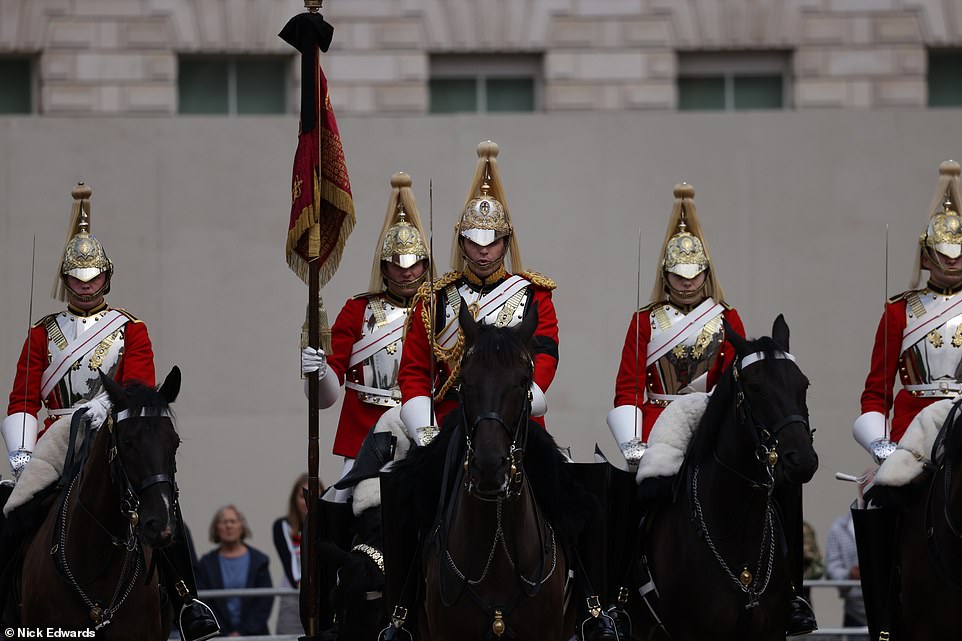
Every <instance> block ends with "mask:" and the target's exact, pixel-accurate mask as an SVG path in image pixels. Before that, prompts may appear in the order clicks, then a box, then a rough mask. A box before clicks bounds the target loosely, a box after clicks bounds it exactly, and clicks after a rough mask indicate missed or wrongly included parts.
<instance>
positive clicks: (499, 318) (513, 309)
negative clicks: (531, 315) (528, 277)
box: [443, 284, 529, 327]
mask: <svg viewBox="0 0 962 641" xmlns="http://www.w3.org/2000/svg"><path fill="white" fill-rule="evenodd" d="M528 290H529V288H528V287H525V288H524V289H521V290H519V291H517V292H515V293H514V294H513V295H511V296H510V297H508V299H507V300H506V301H505V302H504V303H503V304H502V305H500V306H499V307H495V308H493V309H486V310H485V313H484V316H483V317H482V318H478V317H477V314H478V310H479V309H480V308H481V306H482V305H484V301H485V297H486V294H482V293H481V292H479V291H476V290H474V289H472V288H471V287H469V286H468V285H466V284H462V285H460V286H459V287H455V286H454V285H450V286H448V287H447V288H445V290H444V292H443V295H444V326H445V327H446V326H447V325H449V324H450V323H451V322H452V321H454V320H455V319H457V317H458V309H459V306H460V304H461V303H460V300H458V296H460V297H461V298H463V299H464V302H465V303H467V304H468V309H469V310H471V315H472V316H474V320H476V321H478V322H479V323H484V324H485V325H494V326H495V327H514V326H515V325H517V324H519V323H520V322H521V320H522V319H523V318H524V310H525V306H526V305H527V304H528ZM488 294H490V292H488Z"/></svg>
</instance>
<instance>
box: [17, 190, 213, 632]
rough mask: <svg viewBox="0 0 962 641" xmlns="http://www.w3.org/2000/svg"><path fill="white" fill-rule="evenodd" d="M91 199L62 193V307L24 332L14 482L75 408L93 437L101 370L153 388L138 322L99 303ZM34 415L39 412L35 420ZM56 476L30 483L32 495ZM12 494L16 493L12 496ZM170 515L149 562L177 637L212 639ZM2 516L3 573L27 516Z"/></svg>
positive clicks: (105, 412)
mask: <svg viewBox="0 0 962 641" xmlns="http://www.w3.org/2000/svg"><path fill="white" fill-rule="evenodd" d="M91 193H92V192H91V189H90V188H89V187H88V186H86V185H84V184H83V183H80V184H78V185H77V187H76V188H74V190H73V192H72V194H71V195H72V196H73V198H74V204H73V209H72V215H71V223H70V228H69V233H68V236H67V243H66V245H65V246H64V250H63V255H62V258H61V261H60V269H59V270H58V275H57V281H56V283H55V285H54V290H53V296H54V298H56V299H58V300H60V301H62V302H65V303H67V308H66V309H65V310H63V311H60V312H57V313H54V314H49V315H47V316H45V317H44V318H42V319H40V321H38V322H37V323H36V324H34V325H33V327H31V328H30V332H29V335H28V337H27V340H26V341H25V342H24V346H23V351H22V352H21V354H20V360H19V361H18V363H17V372H16V376H15V378H14V384H13V390H12V391H11V393H10V402H9V405H8V408H7V416H6V418H5V419H4V420H3V422H2V424H0V431H2V433H3V438H4V441H5V442H6V444H7V450H8V456H9V461H10V467H11V469H12V470H13V475H14V478H15V479H16V480H17V483H18V484H20V483H22V482H23V481H25V480H26V479H27V478H29V477H30V476H31V469H32V468H31V466H30V465H29V463H30V460H31V456H32V453H33V451H34V447H35V446H36V444H37V441H38V439H40V438H41V437H43V435H44V434H46V433H47V432H48V431H49V432H51V433H53V432H63V431H68V432H69V428H70V421H71V417H72V415H73V414H74V413H76V412H83V413H84V418H85V420H87V421H89V423H90V429H91V430H92V431H95V430H97V429H99V428H100V427H101V426H102V425H103V424H104V422H105V421H106V420H107V417H108V416H109V414H110V411H111V408H112V404H111V402H110V399H109V397H108V394H107V391H106V390H105V389H104V387H103V383H102V382H101V379H100V374H101V372H102V373H103V374H104V375H106V376H108V377H111V378H113V379H114V380H116V381H117V382H118V383H121V384H123V383H128V382H132V381H137V382H140V383H143V384H145V385H147V386H150V387H153V386H154V385H155V375H154V353H153V348H152V346H151V342H150V336H149V334H148V332H147V326H146V325H145V324H144V322H143V321H141V320H139V319H138V318H136V317H135V316H133V315H132V314H131V313H129V312H128V311H126V310H124V309H120V308H112V307H109V306H108V305H107V302H106V300H105V298H104V297H105V296H106V295H107V294H108V293H109V292H110V280H111V277H112V276H113V272H114V265H113V263H112V262H111V261H110V259H108V258H107V253H106V251H105V250H104V246H103V244H102V243H101V242H100V240H99V239H98V238H97V237H96V236H93V235H92V234H91V233H90V200H89V199H90V195H91ZM41 409H43V410H44V412H45V414H46V417H45V418H44V420H43V422H42V423H41V421H40V419H39V416H40V412H41ZM61 464H62V462H61ZM103 473H104V474H107V473H108V471H107V470H104V471H103ZM57 480H58V479H56V478H49V479H42V480H41V479H38V480H37V481H36V482H38V483H39V485H38V486H37V487H36V488H35V490H33V492H39V491H41V490H42V489H43V485H46V484H49V483H54V482H56V481H57ZM23 491H24V492H26V491H28V490H23ZM17 494H18V493H17V491H16V489H15V490H14V497H15V498H16V497H17ZM26 498H29V495H27V496H26ZM35 504H36V502H34V503H30V504H28V505H26V506H24V508H23V509H30V508H29V506H30V505H35ZM175 509H176V514H177V520H178V523H179V524H180V527H179V528H178V530H179V531H178V532H177V533H175V535H174V536H173V544H172V545H171V547H169V548H166V549H164V550H163V551H162V554H161V555H160V556H161V557H162V558H163V559H164V560H165V561H166V562H163V561H162V562H161V563H159V565H158V567H159V568H160V571H161V579H162V581H161V584H162V586H163V587H164V589H165V590H166V593H167V597H168V598H169V599H170V601H171V603H172V605H173V606H174V608H175V612H176V613H177V617H176V618H177V623H178V626H179V628H180V630H181V636H182V637H183V638H184V639H186V640H187V641H202V640H203V639H208V638H210V637H213V636H215V635H216V634H218V633H219V632H220V628H219V627H218V625H217V621H216V620H215V618H214V615H213V613H212V612H211V610H210V608H209V607H208V606H207V605H206V604H204V603H202V602H201V601H199V600H198V599H197V589H196V585H195V582H194V574H193V569H192V566H191V561H190V559H191V556H190V553H189V550H188V547H187V545H188V544H187V540H186V538H185V536H184V531H183V525H182V524H183V518H182V517H181V514H180V508H179V506H176V507H175ZM5 512H10V509H9V508H8V509H6V510H5ZM8 516H9V517H10V518H9V520H8V527H5V528H4V535H3V538H4V541H3V545H2V546H0V549H4V550H6V552H5V554H4V557H7V558H5V559H4V560H3V562H0V572H4V573H5V575H7V574H6V573H9V572H10V571H11V570H12V568H11V567H6V569H5V566H6V565H7V564H8V563H10V562H11V561H15V560H16V554H17V550H18V549H19V548H20V545H21V543H23V542H24V540H25V539H29V537H30V536H31V535H32V532H30V531H23V530H24V528H23V527H15V526H14V522H15V521H20V520H22V521H23V522H24V523H26V522H29V521H32V520H33V517H32V516H31V517H26V516H22V515H21V516H20V518H18V517H17V515H16V513H15V512H10V513H9V514H8ZM18 525H19V524H18ZM8 555H10V556H8Z"/></svg>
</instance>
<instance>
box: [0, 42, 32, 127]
mask: <svg viewBox="0 0 962 641" xmlns="http://www.w3.org/2000/svg"><path fill="white" fill-rule="evenodd" d="M0 78H3V82H0V114H28V113H31V112H33V86H34V85H33V61H32V60H31V59H30V58H26V57H18V56H17V57H15V56H10V57H6V56H4V57H0Z"/></svg>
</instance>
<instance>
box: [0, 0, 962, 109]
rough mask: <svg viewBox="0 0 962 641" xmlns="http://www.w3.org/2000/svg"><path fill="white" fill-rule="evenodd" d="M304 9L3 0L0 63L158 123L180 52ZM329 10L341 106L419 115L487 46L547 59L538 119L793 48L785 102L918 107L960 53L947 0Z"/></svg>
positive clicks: (956, 20)
mask: <svg viewBox="0 0 962 641" xmlns="http://www.w3.org/2000/svg"><path fill="white" fill-rule="evenodd" d="M301 9H302V5H301V3H300V2H297V1H294V0H208V1H205V2H194V1H191V0H2V2H0V54H2V53H4V52H17V53H33V54H38V55H39V57H40V65H39V76H40V77H39V80H40V87H41V91H40V111H41V112H43V113H50V114H62V113H155V114H170V113H175V112H176V109H177V95H176V91H177V77H176V76H177V55H178V54H179V53H184V52H190V53H211V54H213V53H288V52H290V49H289V47H287V45H286V44H285V43H283V42H282V41H281V40H280V39H279V38H277V37H276V34H277V32H278V31H279V30H280V28H281V27H282V26H283V24H284V22H285V20H286V19H287V18H288V17H290V16H292V15H294V14H295V13H297V12H298V11H300V10H301ZM325 12H326V16H327V17H328V19H329V20H331V21H332V22H333V23H334V24H335V25H336V28H337V31H336V34H335V44H334V46H333V48H332V50H331V52H330V53H328V54H327V56H325V70H326V72H327V74H328V77H329V78H330V80H331V83H332V85H333V86H336V91H334V92H333V93H334V96H333V99H334V101H335V106H336V107H338V108H339V109H341V110H342V111H345V112H350V113H424V112H425V111H427V108H428V92H427V80H428V77H429V68H428V67H429V65H428V57H429V53H435V52H487V51H491V52H543V53H544V55H545V67H544V79H543V80H544V108H545V110H547V111H565V110H625V109H673V108H675V106H676V103H677V96H676V86H675V75H676V70H677V62H676V52H678V51H725V50H756V49H758V50H765V49H775V50H781V51H786V50H787V51H792V52H794V58H793V60H794V62H793V72H794V96H793V98H792V103H793V105H794V106H795V107H796V108H800V109H807V108H815V107H845V108H871V107H905V106H909V107H921V106H924V105H925V103H926V86H925V74H926V48H927V47H951V46H956V47H959V46H962V10H959V8H958V5H957V3H955V2H954V1H953V0H765V1H763V2H758V1H753V0H510V1H498V0H479V1H469V0H350V1H346V0H329V1H328V6H327V8H326V9H325ZM296 66H297V65H295V67H296ZM295 75H296V74H295ZM293 82H294V84H295V85H296V82H297V78H296V77H295V78H293ZM292 90H293V91H296V86H295V87H292ZM291 104H292V105H296V104H297V101H296V100H292V101H291Z"/></svg>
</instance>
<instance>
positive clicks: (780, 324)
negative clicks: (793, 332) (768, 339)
mask: <svg viewBox="0 0 962 641" xmlns="http://www.w3.org/2000/svg"><path fill="white" fill-rule="evenodd" d="M772 340H773V341H775V344H776V345H778V346H779V347H781V348H782V351H783V352H787V351H789V350H788V323H786V322H785V317H784V316H783V315H781V314H779V315H778V316H777V317H776V318H775V323H774V324H772Z"/></svg>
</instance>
